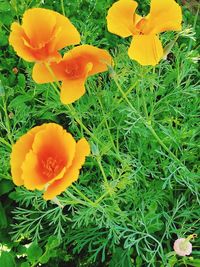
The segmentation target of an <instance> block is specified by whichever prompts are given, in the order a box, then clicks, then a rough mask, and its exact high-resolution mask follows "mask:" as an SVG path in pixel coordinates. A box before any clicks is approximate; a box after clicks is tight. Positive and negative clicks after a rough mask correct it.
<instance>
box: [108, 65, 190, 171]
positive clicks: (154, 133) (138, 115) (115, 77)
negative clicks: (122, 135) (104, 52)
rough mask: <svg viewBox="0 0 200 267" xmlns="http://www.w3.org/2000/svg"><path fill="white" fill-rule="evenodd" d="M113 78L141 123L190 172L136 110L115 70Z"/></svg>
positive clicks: (149, 122)
mask: <svg viewBox="0 0 200 267" xmlns="http://www.w3.org/2000/svg"><path fill="white" fill-rule="evenodd" d="M112 77H113V80H114V81H115V84H116V86H117V88H118V90H119V91H120V92H121V94H122V96H123V98H124V100H125V101H126V103H127V104H128V105H129V107H130V108H131V109H132V110H133V112H134V113H135V114H136V115H137V117H138V118H139V119H140V120H141V122H142V123H143V124H144V125H145V126H146V127H147V128H148V129H149V131H150V132H151V134H152V135H153V136H154V138H155V139H156V140H157V141H158V143H159V144H160V146H161V147H162V148H163V149H164V150H165V151H166V152H167V153H168V154H169V155H170V156H171V157H172V158H173V159H174V160H175V161H176V162H177V163H179V164H180V165H181V166H182V167H184V168H185V169H186V170H187V171H188V172H189V170H188V169H187V167H186V166H185V165H184V164H183V163H182V162H181V161H180V160H179V159H178V158H177V157H176V155H174V153H172V152H171V150H170V149H169V148H168V147H167V146H166V145H165V143H164V142H163V141H162V139H161V138H160V137H159V136H158V134H157V133H156V132H155V130H154V128H153V127H152V125H151V121H150V120H148V121H147V120H145V119H144V118H143V117H142V116H141V115H140V113H139V112H138V111H137V110H136V109H135V108H134V106H133V105H132V104H131V102H130V101H129V100H128V98H127V96H126V94H125V93H124V91H123V89H122V88H121V86H120V84H119V82H118V80H117V75H116V73H115V72H114V70H112Z"/></svg>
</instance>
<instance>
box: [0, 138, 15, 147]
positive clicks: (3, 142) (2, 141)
mask: <svg viewBox="0 0 200 267" xmlns="http://www.w3.org/2000/svg"><path fill="white" fill-rule="evenodd" d="M0 142H1V143H2V144H4V145H6V146H7V147H9V149H11V148H12V145H11V144H10V143H8V142H7V141H5V140H4V139H3V138H2V137H0Z"/></svg>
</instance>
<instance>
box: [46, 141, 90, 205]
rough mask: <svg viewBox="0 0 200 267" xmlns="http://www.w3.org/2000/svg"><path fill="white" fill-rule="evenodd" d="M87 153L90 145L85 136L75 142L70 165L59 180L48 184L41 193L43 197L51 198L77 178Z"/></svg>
mask: <svg viewBox="0 0 200 267" xmlns="http://www.w3.org/2000/svg"><path fill="white" fill-rule="evenodd" d="M89 153H90V147H89V144H88V142H87V140H86V139H85V138H82V139H80V140H79V141H78V142H77V144H76V152H75V157H74V160H73V163H72V166H71V167H70V168H69V169H68V170H67V171H66V174H65V175H64V177H63V178H62V179H61V180H57V181H55V182H54V183H52V184H51V185H50V186H48V188H47V190H46V191H45V193H44V195H43V197H44V199H46V200H50V199H53V198H54V197H55V196H57V195H59V194H60V193H62V192H63V191H65V189H66V188H67V187H69V186H70V185H71V184H72V183H73V182H75V181H76V180H77V179H78V176H79V169H80V168H81V167H82V165H83V163H84V162H85V157H86V156H88V155H89Z"/></svg>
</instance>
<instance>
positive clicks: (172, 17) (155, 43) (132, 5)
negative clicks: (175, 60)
mask: <svg viewBox="0 0 200 267" xmlns="http://www.w3.org/2000/svg"><path fill="white" fill-rule="evenodd" d="M137 6H138V4H137V2H135V1H133V0H119V1H117V2H116V3H114V4H113V6H112V7H111V8H110V9H109V11H108V16H107V24H108V30H109V31H110V32H112V33H115V34H117V35H119V36H121V37H123V38H125V37H128V36H133V40H132V42H131V46H130V48H129V50H128V54H129V57H130V58H132V59H134V60H136V61H138V62H139V63H140V64H141V65H144V66H145V65H153V66H154V65H156V64H157V63H158V62H159V61H160V59H161V58H162V56H163V48H162V44H161V42H160V40H159V38H158V34H159V33H161V32H164V31H179V30H181V22H182V11H181V8H180V6H179V5H178V4H177V3H176V2H175V1H174V0H151V7H150V12H149V14H148V15H147V16H146V17H141V16H139V15H137V14H136V13H135V10H136V8H137Z"/></svg>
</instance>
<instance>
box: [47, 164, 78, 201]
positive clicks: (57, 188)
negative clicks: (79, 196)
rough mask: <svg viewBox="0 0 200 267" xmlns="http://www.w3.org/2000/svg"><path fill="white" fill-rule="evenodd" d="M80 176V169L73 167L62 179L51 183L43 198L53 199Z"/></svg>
mask: <svg viewBox="0 0 200 267" xmlns="http://www.w3.org/2000/svg"><path fill="white" fill-rule="evenodd" d="M78 177H79V170H78V169H71V170H69V171H68V172H66V174H65V175H64V177H63V178H62V179H60V180H57V181H55V182H53V183H52V184H51V185H49V186H48V187H47V189H46V191H45V192H44V195H43V198H44V199H45V200H51V199H53V198H54V197H56V196H58V195H60V194H61V193H62V192H64V191H65V190H66V188H67V187H69V186H70V185H71V184H72V183H73V182H75V181H77V179H78Z"/></svg>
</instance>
